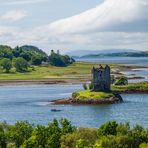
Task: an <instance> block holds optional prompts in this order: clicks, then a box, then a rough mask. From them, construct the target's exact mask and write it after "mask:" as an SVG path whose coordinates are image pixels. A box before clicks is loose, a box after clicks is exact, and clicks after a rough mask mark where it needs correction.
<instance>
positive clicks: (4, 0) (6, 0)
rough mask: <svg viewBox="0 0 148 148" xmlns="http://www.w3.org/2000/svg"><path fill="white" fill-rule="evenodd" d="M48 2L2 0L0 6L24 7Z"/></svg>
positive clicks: (40, 0) (42, 0)
mask: <svg viewBox="0 0 148 148" xmlns="http://www.w3.org/2000/svg"><path fill="white" fill-rule="evenodd" d="M44 1H47V0H13V1H12V0H0V5H22V4H33V3H39V2H44Z"/></svg>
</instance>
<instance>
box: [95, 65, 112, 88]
mask: <svg viewBox="0 0 148 148" xmlns="http://www.w3.org/2000/svg"><path fill="white" fill-rule="evenodd" d="M92 84H93V90H94V91H109V90H110V85H111V78H110V67H109V66H108V65H106V66H105V67H102V66H101V65H100V68H95V67H93V69H92Z"/></svg>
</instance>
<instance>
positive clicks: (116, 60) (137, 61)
mask: <svg viewBox="0 0 148 148" xmlns="http://www.w3.org/2000/svg"><path fill="white" fill-rule="evenodd" d="M76 60H77V61H84V62H93V63H100V64H108V63H112V64H134V65H141V66H148V57H98V58H77V59H76Z"/></svg>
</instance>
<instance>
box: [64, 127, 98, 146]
mask: <svg viewBox="0 0 148 148" xmlns="http://www.w3.org/2000/svg"><path fill="white" fill-rule="evenodd" d="M96 139H97V130H96V129H88V128H79V129H78V130H76V131H75V132H73V133H71V134H66V135H64V136H62V137H61V148H75V147H76V146H77V147H79V146H80V145H83V146H87V147H89V146H93V144H94V143H95V141H96Z"/></svg>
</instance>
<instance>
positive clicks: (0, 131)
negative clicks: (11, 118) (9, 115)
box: [0, 122, 9, 148]
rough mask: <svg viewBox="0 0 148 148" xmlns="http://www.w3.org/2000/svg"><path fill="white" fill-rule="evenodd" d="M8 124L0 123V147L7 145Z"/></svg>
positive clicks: (3, 147) (4, 147)
mask: <svg viewBox="0 0 148 148" xmlns="http://www.w3.org/2000/svg"><path fill="white" fill-rule="evenodd" d="M8 129H9V126H8V125H7V123H5V122H4V123H0V148H6V147H7V131H8Z"/></svg>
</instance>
